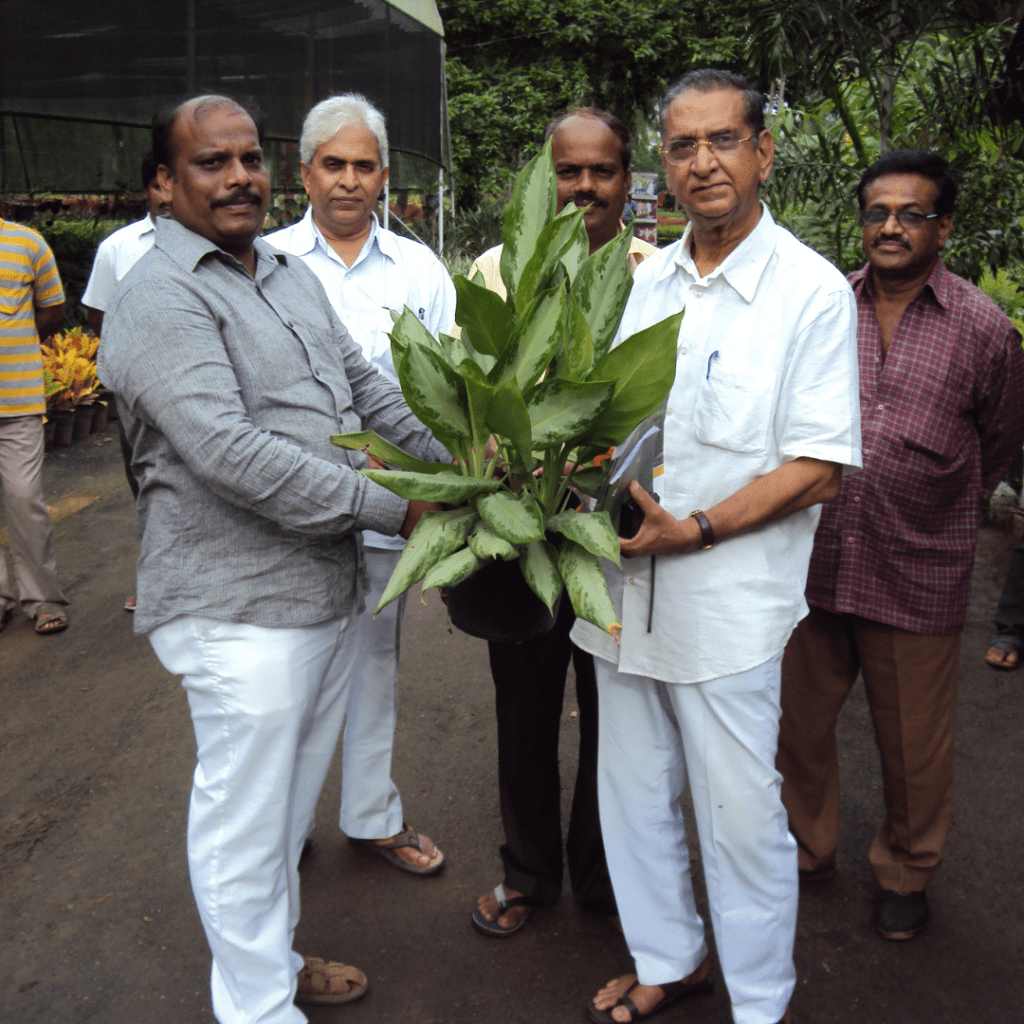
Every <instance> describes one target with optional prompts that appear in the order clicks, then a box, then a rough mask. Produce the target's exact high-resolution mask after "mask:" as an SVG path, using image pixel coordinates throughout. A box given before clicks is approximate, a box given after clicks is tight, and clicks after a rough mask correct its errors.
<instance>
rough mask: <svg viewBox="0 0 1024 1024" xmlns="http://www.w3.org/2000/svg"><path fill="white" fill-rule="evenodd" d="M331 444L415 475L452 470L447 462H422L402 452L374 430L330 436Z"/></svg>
mask: <svg viewBox="0 0 1024 1024" xmlns="http://www.w3.org/2000/svg"><path fill="white" fill-rule="evenodd" d="M331 444H334V445H337V446H338V447H339V448H347V449H349V451H364V452H366V453H367V454H368V455H373V456H375V457H376V458H378V459H380V461H381V462H386V463H387V464H388V465H389V466H398V468H399V469H411V470H413V471H414V472H416V473H444V472H445V471H446V470H451V468H452V467H451V465H449V463H447V462H424V461H423V460H422V459H417V458H416V457H415V456H412V455H410V454H409V453H408V452H404V451H402V449H401V448H399V447H398V445H394V444H392V443H391V442H390V441H388V440H386V439H385V438H383V437H381V436H380V434H378V433H377V432H376V431H375V430H360V431H358V432H357V433H354V434H332V435H331Z"/></svg>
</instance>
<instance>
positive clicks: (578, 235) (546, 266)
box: [516, 204, 587, 309]
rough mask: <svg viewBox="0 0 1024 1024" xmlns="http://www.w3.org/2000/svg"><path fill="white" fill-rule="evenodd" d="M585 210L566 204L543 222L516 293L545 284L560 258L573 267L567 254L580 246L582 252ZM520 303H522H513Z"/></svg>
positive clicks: (530, 291) (524, 293) (532, 290)
mask: <svg viewBox="0 0 1024 1024" xmlns="http://www.w3.org/2000/svg"><path fill="white" fill-rule="evenodd" d="M584 213H585V211H584V210H578V209H576V207H575V206H573V205H572V204H570V205H569V206H567V207H565V209H563V210H562V211H561V213H559V214H558V216H557V217H555V219H554V220H553V221H551V222H550V223H549V224H546V225H545V226H544V230H543V231H541V233H540V235H539V236H538V238H537V247H536V249H535V250H534V253H533V255H532V256H531V257H530V260H529V262H528V263H527V264H526V267H525V269H524V270H523V276H522V279H521V280H520V282H519V292H518V294H519V295H520V296H530V295H535V294H536V293H537V292H538V291H542V290H543V289H544V288H546V287H548V284H549V278H550V276H551V271H552V270H553V269H554V268H555V267H556V266H557V265H558V264H559V263H561V262H562V261H563V260H567V261H568V262H569V263H570V264H571V265H572V267H573V269H574V270H575V268H576V265H577V262H578V261H577V260H574V259H573V257H572V256H571V255H570V253H571V252H575V251H577V250H578V249H579V248H580V247H581V246H583V251H584V252H586V237H587V232H586V228H585V227H584V226H583V216H584ZM521 307H522V303H519V305H517V306H516V308H517V309H520V308H521Z"/></svg>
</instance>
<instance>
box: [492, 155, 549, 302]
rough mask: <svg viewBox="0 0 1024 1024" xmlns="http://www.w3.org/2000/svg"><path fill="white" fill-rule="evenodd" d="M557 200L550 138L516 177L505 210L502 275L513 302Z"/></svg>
mask: <svg viewBox="0 0 1024 1024" xmlns="http://www.w3.org/2000/svg"><path fill="white" fill-rule="evenodd" d="M557 202H558V183H557V181H556V179H555V166H554V164H553V163H552V161H551V140H550V139H548V141H547V142H545V143H544V146H543V148H542V149H541V151H540V152H539V153H538V154H537V155H536V156H535V157H534V158H533V159H532V160H531V161H530V162H529V163H528V164H527V165H526V166H525V167H524V168H523V169H522V170H521V171H520V172H519V174H518V176H517V177H516V183H515V185H514V186H513V188H512V199H511V201H510V202H509V204H508V210H507V211H506V212H505V232H504V241H505V244H504V246H502V250H501V278H502V280H503V281H504V282H505V289H506V291H507V292H508V297H509V299H510V300H511V302H512V303H513V304H515V299H516V295H517V294H518V290H519V281H520V279H521V278H522V276H523V271H524V270H525V269H526V264H527V263H528V262H529V261H530V257H531V256H532V255H533V250H534V247H535V246H536V244H537V238H538V237H539V235H540V233H541V231H542V230H543V228H544V225H545V224H547V222H548V221H549V220H551V218H552V217H553V216H554V215H555V207H556V205H557ZM527 298H532V296H527ZM517 308H518V307H517Z"/></svg>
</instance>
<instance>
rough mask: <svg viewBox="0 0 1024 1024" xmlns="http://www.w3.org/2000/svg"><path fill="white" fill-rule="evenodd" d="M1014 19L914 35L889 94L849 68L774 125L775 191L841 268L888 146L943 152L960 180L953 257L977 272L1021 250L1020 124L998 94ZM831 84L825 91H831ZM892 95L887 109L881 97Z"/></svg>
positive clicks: (852, 254) (954, 264) (859, 255)
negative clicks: (866, 176)
mask: <svg viewBox="0 0 1024 1024" xmlns="http://www.w3.org/2000/svg"><path fill="white" fill-rule="evenodd" d="M1012 35H1013V33H1012V30H1011V29H1010V28H1009V27H1007V26H1005V25H999V24H997V25H984V26H981V27H975V28H973V29H971V30H969V31H961V32H959V33H952V32H940V33H936V34H932V35H926V36H924V37H921V38H914V39H910V40H908V41H907V42H905V43H903V44H901V45H900V46H899V47H898V48H897V49H896V51H895V59H896V61H897V66H898V68H899V73H898V74H897V75H896V76H895V77H894V78H893V80H892V83H891V89H890V91H889V92H888V93H883V92H880V91H879V89H878V88H877V85H878V83H877V82H872V80H871V78H870V76H868V75H856V74H853V73H852V72H851V73H848V74H847V75H846V76H845V77H844V78H842V79H841V80H840V79H838V78H837V79H836V80H835V81H834V83H833V86H832V87H830V89H829V90H823V91H822V92H819V93H817V94H815V93H814V92H813V90H810V89H808V90H807V91H805V93H804V95H805V96H806V98H807V100H808V101H809V102H808V103H807V105H806V106H805V107H804V108H803V109H800V108H797V107H789V106H787V107H786V108H785V109H783V110H782V111H781V112H780V113H779V114H778V115H777V117H776V120H775V122H774V124H773V128H774V130H775V132H776V136H777V138H778V140H779V149H778V156H777V160H776V168H775V173H774V175H773V178H772V180H771V182H770V184H769V189H768V195H769V197H770V201H771V202H772V206H773V209H775V210H777V212H778V213H779V215H780V217H781V219H782V221H783V223H786V225H787V226H788V227H790V228H791V229H792V230H793V231H794V232H795V233H796V234H798V235H799V236H800V237H801V238H803V239H804V240H805V241H806V242H807V243H808V244H810V245H813V246H814V247H815V248H816V249H818V251H820V252H821V253H823V254H824V255H825V256H827V257H828V258H829V259H831V260H832V261H833V262H835V263H836V264H837V265H838V266H840V267H841V268H842V269H844V270H849V269H852V268H853V267H855V266H857V265H859V264H860V263H861V262H862V261H863V258H864V254H863V252H862V251H861V249H860V244H859V243H860V226H859V223H858V220H857V206H856V198H855V196H856V186H857V182H858V181H859V179H860V176H861V174H862V173H863V172H864V170H865V169H866V168H867V167H868V166H869V165H870V164H871V163H872V162H873V161H874V160H875V159H877V157H878V156H879V155H880V154H881V153H882V152H885V151H887V150H888V149H891V148H912V149H922V150H926V151H933V152H937V153H939V154H940V155H942V156H944V157H945V158H946V159H947V160H949V162H950V164H951V166H952V168H953V171H954V173H955V175H956V177H957V180H958V183H959V185H960V197H959V199H958V202H957V208H956V214H955V219H956V224H955V227H954V232H953V237H952V239H951V242H950V245H949V247H948V249H947V251H946V254H945V258H946V261H947V263H948V264H949V266H950V267H951V269H953V270H954V271H955V272H956V273H959V274H962V275H963V276H965V277H967V278H969V279H970V280H972V281H977V280H979V279H980V278H981V276H982V274H983V273H984V271H985V269H986V268H989V269H991V270H992V271H993V272H994V271H995V270H996V269H997V268H998V267H1005V266H1007V265H1009V264H1015V263H1018V262H1019V261H1020V260H1021V259H1022V258H1024V229H1022V227H1021V223H1020V217H1021V211H1022V210H1024V164H1022V163H1021V162H1020V161H1019V160H1017V159H1014V158H1013V157H1012V156H1011V155H1010V154H1013V153H1016V152H1019V151H1020V150H1021V149H1022V143H1024V133H1022V131H1021V126H1020V124H1019V122H1017V121H1013V122H1011V123H1001V118H999V117H998V107H997V106H995V105H994V104H993V102H992V100H993V96H995V95H996V94H997V91H998V90H999V89H1000V87H1001V86H1002V83H1003V82H1004V78H1005V53H1006V51H1007V48H1008V46H1009V44H1010V42H1011V39H1012ZM823 93H825V95H823ZM883 102H884V107H880V105H881V104H883Z"/></svg>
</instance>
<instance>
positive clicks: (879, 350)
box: [777, 150, 1024, 939]
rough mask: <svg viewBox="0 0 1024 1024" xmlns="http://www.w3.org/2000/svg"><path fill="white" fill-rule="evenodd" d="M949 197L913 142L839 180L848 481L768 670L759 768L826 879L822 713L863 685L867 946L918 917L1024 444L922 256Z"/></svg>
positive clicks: (955, 283)
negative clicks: (768, 742) (1004, 483)
mask: <svg viewBox="0 0 1024 1024" xmlns="http://www.w3.org/2000/svg"><path fill="white" fill-rule="evenodd" d="M955 198H956V181H955V179H954V178H953V175H952V174H951V173H950V171H949V168H948V166H947V165H946V163H945V161H944V160H942V159H940V158H939V157H936V156H932V155H929V154H926V153H919V152H917V151H914V150H900V151H897V152H893V153H889V154H887V155H886V156H884V157H882V158H881V159H880V160H878V161H876V162H875V163H874V164H872V166H871V167H869V168H868V170H867V171H866V172H865V173H864V176H863V178H862V179H861V182H860V185H859V186H858V189H857V199H858V203H859V205H860V211H861V219H862V220H863V223H864V251H865V252H866V253H867V255H868V265H867V266H865V267H864V268H862V269H861V270H859V271H857V272H856V273H854V274H851V275H850V283H851V284H852V285H853V290H854V294H855V295H856V297H857V310H858V323H857V339H858V350H859V369H860V402H861V418H862V431H863V455H864V471H863V472H862V473H858V474H855V475H852V476H850V477H848V478H847V479H846V480H845V481H844V483H843V486H842V489H841V491H840V495H839V497H838V499H837V500H836V501H834V502H833V503H832V504H830V505H826V506H825V507H824V508H823V510H822V514H821V521H820V524H819V526H818V530H817V533H816V534H815V539H814V553H813V555H812V556H811V566H810V571H809V575H808V581H807V602H808V604H809V605H810V614H809V616H808V617H807V618H806V619H804V620H803V621H802V622H801V623H800V624H799V626H798V627H797V628H796V631H795V632H794V633H793V636H792V638H791V640H790V642H789V645H788V646H787V648H786V654H785V658H784V660H783V665H782V724H781V731H780V735H779V751H778V761H777V764H778V768H779V770H780V771H781V773H782V776H783V788H782V798H783V802H784V803H785V805H786V810H787V812H788V814H789V822H790V830H791V831H792V833H793V835H794V836H795V837H796V840H797V843H798V846H799V858H800V859H799V863H800V874H801V877H802V878H803V879H805V880H806V879H810V878H820V877H822V876H825V875H828V874H831V873H832V872H833V871H834V870H835V864H836V851H837V847H838V837H839V770H838V761H837V754H836V739H835V727H836V719H837V718H838V716H839V712H840V709H841V708H842V705H843V702H844V700H845V699H846V696H847V694H848V693H849V691H850V688H851V687H852V686H853V683H854V681H855V680H856V678H857V674H858V672H862V673H863V676H864V687H865V690H866V693H867V698H868V704H869V706H870V708H871V716H872V719H873V721H874V726H875V738H876V741H877V743H878V749H879V753H880V755H881V761H882V779H883V788H884V797H885V820H884V821H883V822H882V826H881V828H880V830H879V832H878V835H877V836H876V838H875V841H874V843H873V844H872V846H871V850H870V853H869V854H868V858H869V860H870V862H871V866H872V869H873V871H874V874H875V879H876V881H877V883H878V886H879V889H880V890H881V892H880V894H879V897H878V901H877V905H876V909H875V918H874V923H875V927H876V928H877V930H878V931H879V932H880V933H881V934H882V935H883V936H884V937H885V938H887V939H909V938H912V937H913V936H914V935H917V934H918V933H919V932H920V931H922V930H923V929H924V927H925V925H926V923H927V921H928V904H927V900H926V898H925V892H924V890H925V886H926V885H927V884H928V880H929V878H931V876H932V874H933V873H934V872H935V870H936V869H937V868H938V866H939V862H940V860H941V856H942V848H943V844H944V843H945V839H946V834H947V832H948V830H949V823H950V809H951V805H952V796H953V736H954V729H955V715H956V699H957V665H958V660H959V659H958V655H959V650H960V633H961V630H962V629H963V625H964V618H965V614H966V610H967V599H968V593H969V588H970V578H971V567H972V564H973V561H974V546H975V536H976V532H977V524H978V519H979V516H980V513H981V510H982V508H983V506H984V503H985V502H986V500H987V499H988V497H989V495H990V494H991V492H992V490H993V489H994V488H995V486H996V484H997V483H998V482H999V481H1000V479H1001V478H1002V476H1003V474H1004V473H1005V472H1006V470H1007V467H1008V466H1009V464H1010V462H1011V460H1012V458H1013V455H1014V453H1015V452H1020V450H1021V443H1022V441H1024V355H1022V352H1021V338H1020V334H1019V333H1018V332H1017V330H1016V329H1015V328H1014V326H1013V324H1011V323H1010V321H1009V320H1008V319H1007V318H1006V317H1005V316H1004V315H1003V313H1002V312H1001V311H1000V309H999V308H998V306H996V304H995V303H994V302H992V300H991V299H989V298H987V297H986V296H985V295H984V294H983V293H982V292H980V291H979V290H978V289H977V288H975V287H974V286H973V285H972V284H970V283H968V282H967V281H964V280H963V279H962V278H960V277H957V276H956V275H955V274H952V273H950V271H948V270H947V269H946V267H945V265H944V264H943V262H942V260H941V259H940V258H939V251H940V250H941V249H942V247H943V246H944V245H945V243H946V240H947V239H948V238H949V235H950V232H951V231H952V227H953V203H954V200H955Z"/></svg>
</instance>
